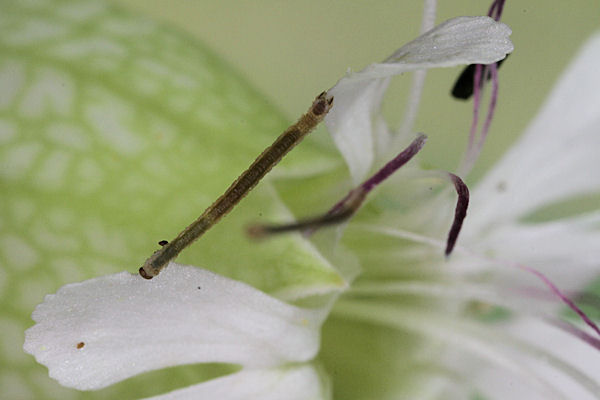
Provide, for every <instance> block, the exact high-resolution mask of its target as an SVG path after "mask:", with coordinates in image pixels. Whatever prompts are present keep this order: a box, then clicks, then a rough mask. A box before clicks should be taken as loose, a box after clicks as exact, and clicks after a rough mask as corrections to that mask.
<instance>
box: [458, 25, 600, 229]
mask: <svg viewBox="0 0 600 400" xmlns="http://www.w3.org/2000/svg"><path fill="white" fill-rule="evenodd" d="M598 65H600V33H596V34H595V35H593V36H592V37H591V39H590V40H589V41H588V42H587V43H586V44H585V45H584V46H583V48H582V49H581V50H580V52H579V54H578V55H577V57H576V58H575V60H574V61H573V62H572V63H571V65H570V66H569V67H568V68H567V70H566V71H565V72H564V73H563V75H562V77H561V78H560V79H559V82H558V84H557V85H556V86H555V88H554V89H553V90H552V92H551V94H550V96H549V98H548V100H547V101H546V103H545V104H544V106H543V107H542V109H541V111H540V112H539V113H538V115H537V116H536V117H535V119H534V120H533V121H532V122H531V124H530V125H529V127H528V128H527V130H526V131H525V133H524V135H523V136H522V137H521V139H520V140H519V141H518V142H517V143H516V144H515V145H514V146H513V147H512V148H511V150H510V151H509V152H508V153H507V154H506V155H505V156H504V157H503V158H502V160H501V161H500V162H499V163H498V164H496V166H495V167H494V168H493V169H492V171H490V173H489V174H488V175H487V176H486V177H485V178H484V179H483V180H482V181H481V183H480V184H478V185H477V187H476V188H475V190H473V192H472V199H473V201H472V207H471V211H470V213H469V214H470V221H469V224H467V225H470V228H471V229H472V230H473V232H476V231H477V232H480V231H481V230H483V229H485V228H486V226H490V225H492V224H495V223H496V222H499V221H506V220H511V219H512V220H515V219H518V218H519V217H522V216H524V215H526V214H527V213H530V212H533V211H535V210H536V209H538V208H540V207H542V206H544V205H550V204H552V203H554V202H558V201H561V200H565V199H567V198H569V197H573V196H578V195H584V194H586V193H594V192H598V191H599V190H600V174H599V173H598V170H599V168H600V158H599V157H598V149H599V148H600V134H599V132H600V74H598V71H597V70H598ZM498 187H502V188H503V189H502V190H498Z"/></svg>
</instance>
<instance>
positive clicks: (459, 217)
mask: <svg viewBox="0 0 600 400" xmlns="http://www.w3.org/2000/svg"><path fill="white" fill-rule="evenodd" d="M448 175H449V176H450V179H451V180H452V183H454V188H455V189H456V193H457V194H458V200H457V201H456V209H455V210H454V221H452V227H450V232H448V240H446V251H445V252H444V254H445V255H446V257H447V256H449V255H450V253H452V249H454V245H455V244H456V240H457V239H458V234H459V233H460V229H461V228H462V225H463V221H464V220H465V217H466V216H467V208H468V207H469V188H468V187H467V185H465V183H464V182H463V181H462V179H460V178H459V177H458V176H456V175H454V174H451V173H448Z"/></svg>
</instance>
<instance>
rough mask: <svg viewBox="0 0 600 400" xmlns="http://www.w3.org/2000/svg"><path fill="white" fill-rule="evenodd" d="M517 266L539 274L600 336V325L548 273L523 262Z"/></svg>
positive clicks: (536, 274)
mask: <svg viewBox="0 0 600 400" xmlns="http://www.w3.org/2000/svg"><path fill="white" fill-rule="evenodd" d="M516 266H517V268H519V269H522V270H523V271H527V272H529V273H530V274H533V275H535V276H537V277H538V278H539V279H540V280H541V281H542V282H544V284H545V285H546V286H547V287H548V288H550V290H551V291H552V293H554V294H555V295H556V296H558V297H559V298H560V299H561V300H562V302H563V303H565V304H566V305H567V306H568V307H569V308H570V309H571V310H573V311H575V312H576V313H577V315H579V317H580V318H581V319H582V320H583V321H584V322H585V323H586V324H587V325H588V326H589V327H591V328H592V329H593V330H594V331H595V332H596V333H597V334H598V337H600V328H598V325H596V324H595V323H594V321H592V320H591V319H590V317H588V316H587V314H586V313H585V312H584V311H583V310H582V309H581V308H579V307H578V306H577V304H575V303H574V302H573V300H571V299H570V298H568V297H567V296H566V295H565V294H564V293H563V292H561V290H560V289H559V288H558V287H557V286H556V285H555V284H554V283H552V281H551V280H550V279H548V277H546V275H544V274H543V273H541V272H540V271H538V270H537V269H535V268H531V267H528V266H526V265H523V264H516Z"/></svg>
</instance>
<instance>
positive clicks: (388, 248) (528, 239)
mask: <svg viewBox="0 0 600 400" xmlns="http://www.w3.org/2000/svg"><path fill="white" fill-rule="evenodd" d="M598 65H600V34H596V35H595V36H593V37H592V38H591V39H590V41H589V42H588V43H587V44H586V45H585V46H584V47H583V49H582V50H581V52H580V54H579V55H578V56H577V58H576V60H575V61H574V62H573V63H572V65H571V66H570V67H569V68H568V69H567V71H566V72H565V73H564V75H563V77H562V78H561V80H560V82H559V83H558V85H557V87H556V88H555V89H554V91H553V92H552V93H551V95H550V97H549V99H548V100H547V102H546V104H545V105H544V106H543V108H542V110H541V111H540V113H539V114H538V116H537V117H536V118H535V119H534V120H533V121H532V123H531V125H530V126H529V128H528V129H527V130H526V132H525V133H524V135H523V137H522V138H521V139H520V140H519V141H518V142H517V143H516V144H515V145H514V147H513V148H512V149H511V150H510V151H509V152H508V153H507V154H506V155H505V157H504V158H503V159H502V160H501V161H500V162H499V163H498V164H497V165H496V166H495V167H494V168H493V169H492V171H490V172H489V174H488V175H487V176H486V177H485V178H484V179H483V180H482V181H481V182H480V183H478V184H477V185H476V186H475V188H474V190H472V192H471V203H470V204H471V207H470V209H469V216H468V218H467V220H466V223H465V229H464V231H463V233H462V234H461V235H462V236H461V238H460V239H459V242H458V245H457V247H456V250H455V253H454V254H453V255H452V257H451V258H450V260H449V262H447V263H444V262H443V260H442V257H441V254H442V252H443V248H444V246H445V242H444V240H443V235H442V234H441V233H442V232H444V230H443V229H444V227H445V226H448V224H449V219H450V215H449V214H450V208H449V207H448V206H445V205H444V203H449V202H450V198H449V197H448V193H444V192H442V193H441V194H440V195H439V196H437V197H434V198H432V199H431V200H427V198H431V195H430V194H427V193H426V194H422V193H417V194H415V190H414V187H413V186H409V185H411V183H414V182H421V185H422V186H424V187H426V188H427V187H428V186H429V187H430V185H431V184H432V180H431V179H429V177H427V176H425V177H419V174H415V173H412V172H411V173H409V174H405V175H406V176H404V177H402V176H400V177H397V178H396V179H395V180H394V182H390V183H388V184H387V185H383V187H382V188H381V189H380V191H379V193H378V194H377V195H376V198H374V199H371V203H375V204H374V205H372V206H371V209H370V210H368V211H369V213H370V214H366V215H367V216H368V215H375V217H371V218H370V220H369V219H368V217H367V216H363V218H362V219H363V220H364V222H363V223H354V224H349V226H348V229H347V231H346V234H345V237H344V239H343V243H345V244H346V245H348V246H350V243H352V244H354V245H355V246H358V245H361V241H362V242H363V243H362V245H363V246H365V248H366V247H369V250H368V251H367V250H366V249H363V253H359V254H361V255H362V257H361V265H362V266H363V268H364V270H363V273H362V274H361V276H359V277H358V278H357V280H356V281H355V282H354V283H353V285H352V288H351V289H350V291H348V292H347V293H346V294H345V295H344V296H343V297H341V299H340V300H339V301H338V302H337V303H336V306H335V307H334V309H333V310H332V313H331V316H332V317H331V318H336V319H337V320H338V323H340V322H339V321H340V320H341V321H355V320H360V321H362V323H363V324H368V325H370V326H376V327H380V329H389V330H395V331H396V334H397V335H399V336H403V337H404V339H403V340H400V341H399V342H398V343H397V345H398V346H402V342H403V341H404V342H406V341H408V342H409V343H410V340H411V338H413V335H414V336H418V335H421V338H423V337H425V338H427V339H428V340H430V341H431V343H435V344H438V345H439V346H440V347H435V345H430V346H428V350H429V351H427V350H423V349H422V348H419V350H418V351H413V349H412V347H410V346H406V347H404V348H403V350H404V354H403V355H399V354H395V356H397V357H403V358H402V360H403V362H405V363H407V364H410V365H416V367H413V368H415V370H416V372H415V371H412V372H406V371H404V375H405V376H404V379H405V380H404V381H403V384H405V385H406V386H405V387H402V388H393V389H392V391H391V392H386V395H387V394H389V393H396V395H397V394H398V393H403V394H405V395H406V393H409V396H408V397H410V396H411V395H414V392H411V389H415V388H414V387H411V384H410V383H407V381H409V382H410V381H412V382H415V381H416V382H419V383H420V384H421V385H424V383H423V382H427V381H428V382H434V383H431V385H430V386H429V388H428V389H424V388H423V387H421V388H419V387H418V386H419V383H417V384H416V386H417V388H416V391H417V393H420V394H421V395H423V393H427V394H428V395H429V396H433V395H437V396H439V397H440V398H454V397H458V398H466V397H468V396H475V395H476V394H477V395H481V396H483V398H486V399H487V398H491V399H506V398H519V399H521V398H527V399H538V398H539V399H548V398H557V399H561V398H569V399H571V398H576V399H595V398H597V396H598V393H600V384H599V382H600V352H599V350H600V331H599V330H598V327H597V325H596V324H595V323H594V321H591V320H589V319H587V316H583V317H582V318H581V319H579V320H578V321H577V322H574V324H575V325H571V323H565V322H564V321H561V319H560V314H561V313H562V312H564V309H565V308H566V307H565V304H564V303H568V302H569V301H570V299H569V298H568V297H566V296H565V293H566V294H571V295H572V296H573V297H577V296H578V294H581V293H585V290H586V287H587V285H589V284H590V283H591V282H593V281H594V280H595V279H598V277H599V275H600V267H599V266H600V264H599V263H598V260H599V259H600V246H598V243H600V230H599V229H598V228H599V226H600V225H599V222H600V214H599V213H598V211H597V209H593V210H592V211H588V212H580V213H578V214H577V213H576V214H571V215H567V216H564V217H562V218H553V217H548V211H550V210H552V207H556V206H560V205H561V204H562V205H564V204H567V202H568V201H574V200H577V199H582V198H585V196H591V195H594V194H596V193H598V191H599V189H600V174H599V173H598V171H599V169H598V167H599V158H598V156H597V149H598V148H599V145H600V76H599V75H598V74H597V72H596V70H597V66H598ZM352 162H353V160H352V159H349V163H352ZM357 163H359V164H360V163H361V160H357ZM400 175H402V174H400ZM415 176H416V178H415ZM402 196H404V197H411V198H412V201H413V202H415V198H416V199H420V200H417V201H416V202H417V203H418V202H419V201H422V202H423V204H422V205H419V206H418V207H416V208H414V209H412V210H410V209H409V210H408V211H407V210H406V208H405V204H406V202H407V201H408V200H407V201H404V202H403V201H402V200H401V199H400V200H398V198H399V197H402ZM394 197H395V198H396V204H394V203H391V204H389V203H390V202H393V201H394ZM398 209H399V210H401V212H398V211H397V210H398ZM444 209H446V216H445V218H444V211H443V210H444ZM544 211H545V213H544ZM549 215H552V214H549ZM360 217H361V216H357V219H359V218H360ZM366 232H371V234H372V237H371V238H367V235H366ZM392 238H396V240H397V242H396V247H395V248H394V247H393V246H392V245H391V244H390V240H392ZM381 243H384V244H381ZM431 249H437V255H436V253H434V252H432V251H431ZM399 260H402V261H399ZM582 298H583V297H582ZM415 304H416V306H415ZM498 306H500V308H499V307H498ZM569 306H571V307H573V308H574V307H575V306H572V305H571V304H569ZM485 320H489V321H488V322H484V323H482V321H485ZM346 324H347V325H346V329H348V327H349V326H353V325H351V324H352V323H351V322H346ZM325 331H326V332H327V326H326V327H325ZM374 331H375V329H373V330H371V331H369V333H367V332H364V333H363V334H362V336H361V337H362V339H363V341H364V342H365V343H366V344H365V347H369V346H372V347H376V343H375V342H372V341H371V339H370V338H369V334H370V335H375V334H374ZM384 337H387V336H385V335H384ZM407 338H408V339H407ZM355 340H356V342H358V341H359V340H358V339H355ZM378 340H381V338H379V339H378ZM413 340H416V339H414V338H413ZM331 341H332V339H331V338H328V335H325V338H324V346H327V345H328V343H331ZM388 348H389V344H388ZM390 351H392V350H390ZM356 353H357V354H359V352H358V351H356ZM355 356H356V355H355ZM379 356H381V355H379ZM349 357H352V356H349ZM329 360H330V363H329V365H328V367H329V368H330V369H334V368H335V367H336V366H337V364H336V362H335V357H331V358H330V359H329ZM362 361H363V363H364V365H367V366H368V365H370V364H369V358H368V357H365V356H364V355H363V359H362ZM371 361H372V364H375V362H376V361H375V360H371ZM432 364H434V365H436V367H435V368H434V367H431V365H432ZM423 366H427V367H429V369H428V368H427V367H423ZM388 367H389V366H388ZM366 368H367V369H369V367H366ZM397 368H398V370H399V371H400V370H401V367H397ZM421 369H422V370H421ZM370 370H371V371H372V370H373V369H370ZM383 373H384V372H382V374H383ZM399 375H400V374H399ZM409 376H410V377H411V378H412V379H410V378H408V377H409ZM420 378H422V379H423V380H419V379H420ZM346 381H349V380H348V379H346ZM334 387H335V382H334ZM407 387H410V388H411V389H407ZM353 389H354V390H357V389H356V388H355V387H353V388H351V389H349V391H351V390H353ZM392 397H393V396H392Z"/></svg>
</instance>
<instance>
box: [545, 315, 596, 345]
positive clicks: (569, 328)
mask: <svg viewBox="0 0 600 400" xmlns="http://www.w3.org/2000/svg"><path fill="white" fill-rule="evenodd" d="M546 320H547V321H548V323H550V324H552V325H554V326H556V327H557V328H559V329H562V330H563V331H565V332H567V333H570V334H572V335H573V336H575V337H577V338H579V339H581V340H583V341H584V342H586V343H587V344H589V345H590V346H592V347H594V348H595V349H596V350H600V339H598V338H597V337H594V336H592V335H590V334H589V333H587V332H586V331H584V330H583V329H580V328H578V327H576V326H575V325H573V324H571V323H569V322H566V321H562V320H559V319H554V318H547V319H546Z"/></svg>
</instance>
